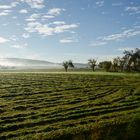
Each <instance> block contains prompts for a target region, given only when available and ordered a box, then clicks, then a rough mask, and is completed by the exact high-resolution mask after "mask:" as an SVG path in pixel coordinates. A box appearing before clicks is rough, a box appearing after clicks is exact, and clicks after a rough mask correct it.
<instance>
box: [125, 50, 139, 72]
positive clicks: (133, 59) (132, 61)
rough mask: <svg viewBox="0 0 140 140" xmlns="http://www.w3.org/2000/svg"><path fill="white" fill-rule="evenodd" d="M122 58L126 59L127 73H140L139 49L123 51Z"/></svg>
mask: <svg viewBox="0 0 140 140" xmlns="http://www.w3.org/2000/svg"><path fill="white" fill-rule="evenodd" d="M124 57H125V58H126V62H125V63H126V70H127V71H131V70H134V71H140V49H138V48H136V49H135V50H131V51H124Z"/></svg>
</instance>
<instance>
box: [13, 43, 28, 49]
mask: <svg viewBox="0 0 140 140" xmlns="http://www.w3.org/2000/svg"><path fill="white" fill-rule="evenodd" d="M27 46H28V44H26V43H23V44H22V45H21V44H15V45H11V46H10V47H11V48H15V49H24V48H26V47H27Z"/></svg>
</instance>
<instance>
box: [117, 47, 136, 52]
mask: <svg viewBox="0 0 140 140" xmlns="http://www.w3.org/2000/svg"><path fill="white" fill-rule="evenodd" d="M133 49H134V48H132V47H122V48H118V49H117V51H122V52H124V51H130V50H133Z"/></svg>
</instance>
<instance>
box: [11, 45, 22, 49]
mask: <svg viewBox="0 0 140 140" xmlns="http://www.w3.org/2000/svg"><path fill="white" fill-rule="evenodd" d="M11 48H16V49H23V48H24V46H21V45H12V46H11Z"/></svg>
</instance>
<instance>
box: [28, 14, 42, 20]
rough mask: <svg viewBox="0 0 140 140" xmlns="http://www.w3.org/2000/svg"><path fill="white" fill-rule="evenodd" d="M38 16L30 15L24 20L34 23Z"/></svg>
mask: <svg viewBox="0 0 140 140" xmlns="http://www.w3.org/2000/svg"><path fill="white" fill-rule="evenodd" d="M40 16H41V15H40V14H32V15H31V16H30V17H29V18H27V19H26V21H36V20H37V19H38V18H40Z"/></svg>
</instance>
